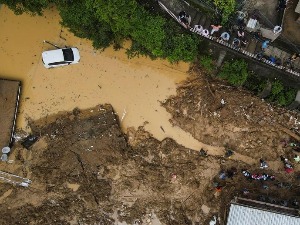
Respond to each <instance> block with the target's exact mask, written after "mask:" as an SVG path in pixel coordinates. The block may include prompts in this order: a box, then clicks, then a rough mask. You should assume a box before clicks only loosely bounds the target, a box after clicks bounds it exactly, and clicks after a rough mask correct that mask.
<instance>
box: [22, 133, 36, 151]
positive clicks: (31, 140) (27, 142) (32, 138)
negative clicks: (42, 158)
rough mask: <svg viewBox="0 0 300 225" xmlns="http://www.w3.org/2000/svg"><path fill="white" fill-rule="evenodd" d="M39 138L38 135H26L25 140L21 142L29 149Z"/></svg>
mask: <svg viewBox="0 0 300 225" xmlns="http://www.w3.org/2000/svg"><path fill="white" fill-rule="evenodd" d="M37 140H38V137H36V136H33V135H29V136H28V137H26V138H25V139H24V141H23V142H22V143H21V145H22V146H23V147H24V148H26V149H29V148H30V147H31V146H32V145H33V144H34V143H35V142H36V141H37Z"/></svg>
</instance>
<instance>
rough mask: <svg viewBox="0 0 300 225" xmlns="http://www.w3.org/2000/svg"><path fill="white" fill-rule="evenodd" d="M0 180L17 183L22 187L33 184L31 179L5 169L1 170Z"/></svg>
mask: <svg viewBox="0 0 300 225" xmlns="http://www.w3.org/2000/svg"><path fill="white" fill-rule="evenodd" d="M0 180H2V181H3V182H6V183H10V184H16V185H19V186H22V187H29V184H31V180H29V179H27V178H23V177H20V176H17V175H14V174H11V173H6V172H3V171H0Z"/></svg>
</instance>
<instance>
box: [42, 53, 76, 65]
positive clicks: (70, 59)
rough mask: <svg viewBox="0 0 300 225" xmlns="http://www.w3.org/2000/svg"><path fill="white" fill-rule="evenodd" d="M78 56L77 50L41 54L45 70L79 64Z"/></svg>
mask: <svg viewBox="0 0 300 225" xmlns="http://www.w3.org/2000/svg"><path fill="white" fill-rule="evenodd" d="M79 60H80V55H79V51H78V49H77V48H62V49H55V50H50V51H45V52H43V53H42V61H43V64H44V66H45V67H46V68H53V67H59V66H67V65H70V64H76V63H79Z"/></svg>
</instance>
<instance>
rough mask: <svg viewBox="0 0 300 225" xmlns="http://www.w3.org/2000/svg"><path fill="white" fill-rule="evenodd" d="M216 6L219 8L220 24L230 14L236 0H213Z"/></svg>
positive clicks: (225, 20)
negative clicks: (220, 14)
mask: <svg viewBox="0 0 300 225" xmlns="http://www.w3.org/2000/svg"><path fill="white" fill-rule="evenodd" d="M213 1H214V3H215V5H216V7H217V8H218V9H219V10H221V13H222V24H225V23H226V22H227V21H228V19H229V17H230V15H231V14H232V13H233V12H234V11H235V7H236V0H213Z"/></svg>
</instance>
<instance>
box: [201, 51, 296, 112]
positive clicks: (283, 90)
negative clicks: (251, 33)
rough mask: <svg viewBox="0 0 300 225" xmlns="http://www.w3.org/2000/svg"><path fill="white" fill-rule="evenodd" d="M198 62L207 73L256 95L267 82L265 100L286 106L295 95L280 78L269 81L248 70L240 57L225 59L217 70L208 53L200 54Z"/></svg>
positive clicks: (292, 89)
mask: <svg viewBox="0 0 300 225" xmlns="http://www.w3.org/2000/svg"><path fill="white" fill-rule="evenodd" d="M199 62H200V66H201V67H202V68H203V69H204V70H205V71H206V72H207V73H208V74H209V75H215V74H216V75H217V76H218V77H220V78H222V79H224V80H226V81H227V82H228V83H230V84H231V85H233V86H237V87H244V88H246V89H248V90H250V91H252V92H253V93H254V94H256V95H260V93H262V91H263V90H264V89H265V88H267V86H268V83H270V84H271V90H270V94H269V95H268V96H267V97H266V100H267V101H269V102H273V103H275V104H277V105H280V106H288V105H289V104H291V103H292V102H293V101H294V100H295V97H296V95H297V90H296V89H294V88H290V87H285V86H284V85H283V83H282V82H281V81H280V80H274V81H270V80H268V79H267V78H264V77H262V76H258V75H257V74H255V73H253V72H250V71H249V70H248V64H247V62H246V61H244V60H242V59H235V60H233V59H232V60H230V61H225V62H224V64H223V65H222V66H221V68H220V69H219V70H216V66H215V63H214V60H213V58H212V57H211V56H210V55H203V56H201V57H200V60H199Z"/></svg>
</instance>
